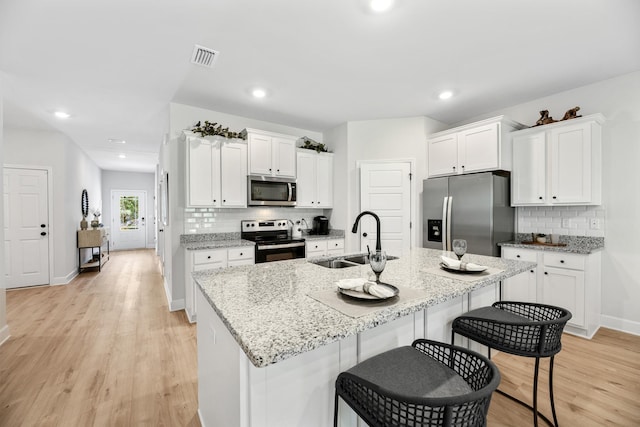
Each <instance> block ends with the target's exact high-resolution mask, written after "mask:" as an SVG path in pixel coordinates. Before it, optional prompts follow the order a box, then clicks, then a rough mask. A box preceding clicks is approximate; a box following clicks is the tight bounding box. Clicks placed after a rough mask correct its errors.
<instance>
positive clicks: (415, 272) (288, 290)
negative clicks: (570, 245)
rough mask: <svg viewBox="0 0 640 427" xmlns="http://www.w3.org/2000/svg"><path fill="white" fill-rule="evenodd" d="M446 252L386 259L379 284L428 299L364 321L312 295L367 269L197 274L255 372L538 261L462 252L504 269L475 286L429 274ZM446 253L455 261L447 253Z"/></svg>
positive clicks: (294, 266) (272, 266) (256, 268)
mask: <svg viewBox="0 0 640 427" xmlns="http://www.w3.org/2000/svg"><path fill="white" fill-rule="evenodd" d="M440 255H442V251H439V250H433V249H423V248H415V249H412V250H411V251H410V253H408V254H405V255H403V256H402V257H400V258H399V259H396V260H390V261H388V262H387V265H386V268H385V271H384V272H383V273H382V276H381V279H382V280H383V281H384V282H387V283H389V284H392V285H393V284H395V285H398V286H402V287H405V288H414V289H421V290H423V291H424V292H425V293H424V295H425V296H424V297H422V298H418V299H413V300H409V301H406V302H404V303H402V302H398V303H397V304H394V305H392V306H388V307H384V308H381V309H380V310H379V311H375V312H373V313H370V314H366V315H364V316H362V317H357V318H353V317H349V316H347V315H344V314H342V313H341V312H339V311H337V310H335V309H333V308H330V307H328V306H326V305H325V304H323V303H321V302H319V301H316V300H315V299H313V298H311V297H310V296H308V294H309V293H310V292H315V291H322V290H330V289H336V282H337V281H338V280H340V279H344V278H356V277H369V275H370V274H371V269H370V267H369V265H363V266H357V267H349V268H342V269H329V268H325V267H321V266H319V265H316V264H313V263H310V262H307V261H306V260H304V259H296V260H288V261H279V262H271V263H263V264H256V265H253V266H240V267H232V268H227V269H221V270H204V271H199V272H195V273H193V277H194V279H195V281H196V283H197V284H198V286H199V287H200V289H202V291H203V293H204V295H205V297H206V298H207V300H208V301H209V303H210V304H211V307H212V308H213V309H214V310H215V311H216V313H217V314H218V316H219V317H220V318H221V320H222V321H223V322H224V324H225V325H226V326H227V328H228V329H229V331H230V332H231V334H232V336H233V337H234V338H235V340H236V342H237V343H238V345H239V346H240V347H241V348H242V349H243V351H244V352H245V354H246V355H247V357H248V358H249V360H251V362H252V363H253V364H254V365H255V366H256V367H264V366H267V365H270V364H273V363H277V362H279V361H282V360H285V359H287V358H290V357H293V356H295V355H298V354H302V353H305V352H308V351H310V350H313V349H315V348H318V347H320V346H322V345H325V344H328V343H331V342H334V341H338V340H340V339H342V338H345V337H348V336H351V335H354V334H357V333H359V332H362V331H365V330H367V329H371V328H374V327H376V326H378V325H381V324H384V323H387V322H390V321H392V320H394V319H397V318H399V317H402V316H406V315H408V314H411V313H413V312H416V311H420V310H423V309H424V308H426V307H430V306H433V305H436V304H439V303H442V302H444V301H447V300H450V299H452V298H455V297H457V296H459V295H463V294H466V293H468V292H470V291H472V290H475V289H478V288H481V287H484V286H487V285H490V284H494V283H496V282H499V281H501V280H503V279H506V278H508V277H511V276H514V275H516V274H519V273H521V272H524V271H526V270H528V269H530V268H531V267H533V266H535V263H531V262H524V261H514V260H503V259H501V258H495V257H487V256H480V255H472V254H469V255H465V261H467V262H474V263H477V264H482V265H486V266H488V267H493V268H497V269H502V270H504V271H502V272H500V273H497V274H495V275H491V276H488V277H486V278H480V279H478V280H477V281H475V282H469V281H464V280H460V279H452V278H448V277H443V276H439V275H435V274H431V273H425V270H426V269H429V268H433V267H437V266H438V264H439V262H440ZM449 256H454V255H453V254H451V253H450V254H449Z"/></svg>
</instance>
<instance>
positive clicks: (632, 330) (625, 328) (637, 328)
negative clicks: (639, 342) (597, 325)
mask: <svg viewBox="0 0 640 427" xmlns="http://www.w3.org/2000/svg"><path fill="white" fill-rule="evenodd" d="M600 321H601V323H602V326H604V327H605V328H609V329H615V330H616V331H622V332H626V333H628V334H633V335H640V322H636V321H633V320H626V319H620V318H619V317H613V316H606V315H604V314H603V315H601V316H600Z"/></svg>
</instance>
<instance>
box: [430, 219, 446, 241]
mask: <svg viewBox="0 0 640 427" xmlns="http://www.w3.org/2000/svg"><path fill="white" fill-rule="evenodd" d="M427 239H428V240H429V241H430V242H442V220H441V219H428V220H427Z"/></svg>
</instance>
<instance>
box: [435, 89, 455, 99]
mask: <svg viewBox="0 0 640 427" xmlns="http://www.w3.org/2000/svg"><path fill="white" fill-rule="evenodd" d="M452 96H453V92H451V91H450V90H445V91H444V92H440V95H438V98H440V99H443V100H444V99H449V98H451V97H452Z"/></svg>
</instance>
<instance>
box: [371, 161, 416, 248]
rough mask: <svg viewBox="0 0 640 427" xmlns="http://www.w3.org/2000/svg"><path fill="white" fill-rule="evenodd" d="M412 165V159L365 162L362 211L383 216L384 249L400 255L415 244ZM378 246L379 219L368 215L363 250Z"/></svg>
mask: <svg viewBox="0 0 640 427" xmlns="http://www.w3.org/2000/svg"><path fill="white" fill-rule="evenodd" d="M410 176H411V164H410V163H409V162H398V163H391V162H380V163H362V164H361V165H360V210H361V211H372V212H374V213H375V214H376V215H378V216H379V217H380V231H381V233H380V234H381V243H382V249H383V250H384V251H386V252H387V253H388V254H391V255H396V256H400V255H402V254H403V253H404V252H406V251H408V250H409V248H410V247H411V178H410ZM375 245H376V224H375V220H374V219H373V218H372V217H371V216H369V215H366V216H364V217H363V218H362V223H361V229H360V250H361V251H364V252H366V251H367V246H369V248H370V249H371V250H372V251H373V250H374V248H375Z"/></svg>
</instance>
